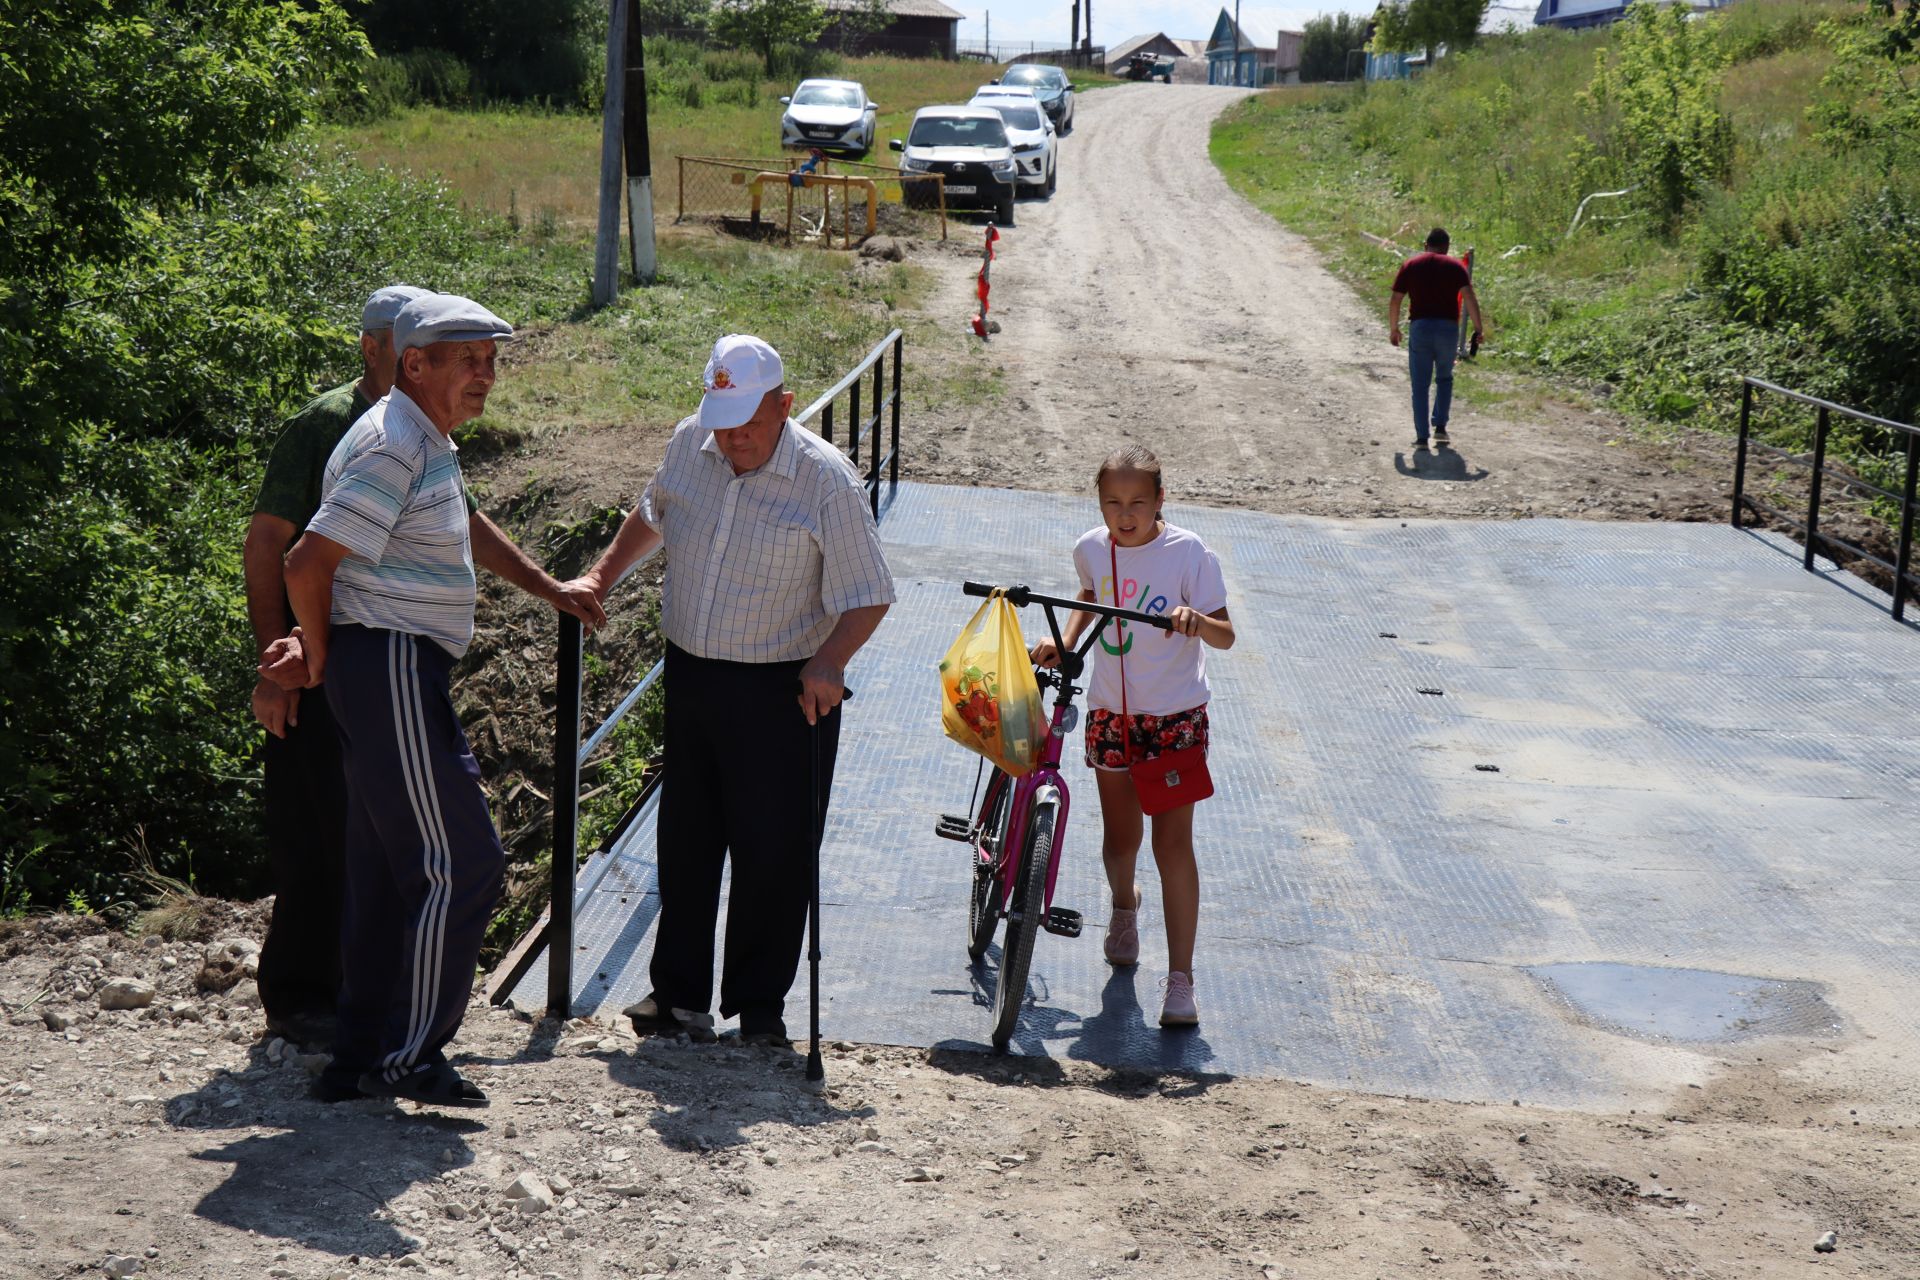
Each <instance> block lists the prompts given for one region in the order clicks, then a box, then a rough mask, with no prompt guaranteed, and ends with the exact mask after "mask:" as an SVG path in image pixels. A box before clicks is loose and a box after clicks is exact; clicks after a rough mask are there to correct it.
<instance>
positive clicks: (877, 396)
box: [794, 329, 907, 520]
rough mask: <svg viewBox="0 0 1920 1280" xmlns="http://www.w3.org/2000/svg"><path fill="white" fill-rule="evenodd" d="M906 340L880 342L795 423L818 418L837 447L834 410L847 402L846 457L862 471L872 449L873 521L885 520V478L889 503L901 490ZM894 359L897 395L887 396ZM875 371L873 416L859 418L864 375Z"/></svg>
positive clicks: (895, 335) (894, 337) (895, 337)
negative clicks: (863, 457)
mask: <svg viewBox="0 0 1920 1280" xmlns="http://www.w3.org/2000/svg"><path fill="white" fill-rule="evenodd" d="M906 344H907V340H906V337H905V335H903V334H902V333H901V332H900V330H898V329H895V330H894V331H893V332H892V333H890V334H888V335H887V336H886V337H884V338H882V339H880V341H879V343H877V344H876V345H875V346H874V348H873V350H871V351H869V352H867V358H866V359H865V360H862V361H861V362H860V363H859V364H857V365H855V366H854V367H853V371H852V372H851V373H849V374H848V375H847V376H846V377H844V378H842V379H840V381H838V382H836V383H834V384H833V386H832V388H830V389H829V390H828V391H826V392H825V393H824V394H822V395H821V397H820V398H819V399H818V400H815V401H814V402H813V403H812V404H810V405H808V406H807V407H806V408H805V409H802V410H801V411H800V413H799V414H798V415H797V416H796V417H795V418H794V421H795V422H798V423H800V424H801V425H802V426H805V425H806V424H807V423H809V422H811V421H812V420H813V419H814V418H816V417H817V418H818V419H819V420H820V438H821V439H822V440H825V441H826V442H827V443H828V444H832V443H833V406H834V404H835V403H836V402H837V401H838V400H839V399H840V397H841V396H842V395H845V396H846V397H847V456H848V457H849V458H852V459H853V465H854V466H855V467H858V466H859V465H860V448H861V446H862V445H866V446H868V453H869V455H870V460H869V461H868V463H867V501H868V502H869V503H870V504H871V506H872V509H873V518H874V519H875V520H878V519H879V518H880V472H881V470H882V468H884V469H885V470H886V472H887V493H888V501H892V494H893V491H894V490H895V489H897V488H898V487H899V484H900V370H901V365H902V363H903V361H902V359H901V357H902V356H904V355H905V353H906ZM889 352H891V353H892V355H893V390H892V391H888V390H887V355H888V353H889ZM869 369H871V370H872V371H873V399H872V401H871V403H872V405H873V413H872V414H871V415H869V416H868V417H865V418H862V417H861V416H860V387H861V383H862V381H863V380H864V378H863V375H865V374H866V372H867V371H868V370H869ZM883 418H888V419H890V423H889V428H888V431H887V432H886V435H887V451H886V453H885V454H884V455H883V454H882V453H881V452H880V437H881V434H882V433H881V430H880V424H881V420H882V419H883Z"/></svg>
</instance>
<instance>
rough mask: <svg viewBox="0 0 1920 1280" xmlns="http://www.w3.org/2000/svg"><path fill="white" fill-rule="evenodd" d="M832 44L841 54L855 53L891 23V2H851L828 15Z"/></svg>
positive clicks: (861, 0) (885, 0) (880, 0)
mask: <svg viewBox="0 0 1920 1280" xmlns="http://www.w3.org/2000/svg"><path fill="white" fill-rule="evenodd" d="M830 22H831V25H832V30H833V36H834V42H835V43H836V44H838V45H839V47H840V52H842V53H857V52H858V51H859V50H860V49H861V48H862V47H863V46H864V45H865V44H866V42H867V40H869V39H870V38H871V37H873V36H877V35H879V34H880V33H881V32H882V31H885V30H886V29H887V27H888V26H890V25H891V24H892V22H893V0H852V3H850V4H848V5H846V6H845V7H843V8H839V9H836V10H834V11H833V13H832V14H831V15H830Z"/></svg>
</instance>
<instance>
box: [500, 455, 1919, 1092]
mask: <svg viewBox="0 0 1920 1280" xmlns="http://www.w3.org/2000/svg"><path fill="white" fill-rule="evenodd" d="M1094 516H1095V512H1094V508H1093V504H1092V503H1091V502H1090V501H1084V500H1075V499H1067V498H1061V497H1058V496H1052V495H1047V494H1040V493H1027V492H1007V491H995V490H983V489H959V488H947V487H940V486H925V485H903V486H901V488H900V491H899V494H898V496H897V498H896V500H895V502H894V504H893V506H892V508H891V510H890V512H889V514H888V516H887V519H886V521H885V523H884V526H883V530H882V532H883V535H884V537H885V540H886V542H887V545H888V552H889V556H890V557H891V560H892V563H893V566H894V571H895V574H896V576H897V579H898V582H899V587H900V603H899V604H898V605H897V606H896V607H895V609H894V610H893V612H892V613H891V614H890V615H889V616H888V618H887V621H886V623H885V624H884V626H883V627H882V629H881V631H880V632H879V633H878V634H877V635H876V637H875V639H874V641H873V643H872V644H871V645H870V646H869V648H868V649H867V651H866V652H865V653H863V654H862V656H861V658H860V659H859V661H858V663H857V665H856V668H855V670H854V671H853V672H852V673H851V674H850V681H851V682H852V683H853V684H854V685H855V686H856V687H857V690H858V696H857V698H856V699H855V701H854V702H853V703H851V704H850V705H849V709H848V715H847V722H846V734H847V737H846V739H845V741H844V743H843V747H842V764H841V769H840V780H839V784H838V787H837V789H836V795H835V802H834V808H833V812H832V815H831V818H830V821H829V827H828V832H827V849H826V853H825V856H824V861H823V872H822V874H823V886H824V889H823V896H824V901H825V907H824V925H823V931H822V932H823V939H824V944H825V950H826V953H827V960H826V962H825V966H824V969H825V977H824V980H823V991H824V1010H825V1012H824V1022H825V1027H826V1030H827V1034H828V1035H830V1036H832V1037H835V1038H843V1039H850V1040H860V1041H870V1042H881V1043H892V1044H906V1045H923V1046H934V1045H949V1046H966V1047H982V1048H983V1047H984V1046H985V1037H986V1032H987V1022H988V1011H987V1009H986V1007H985V1003H986V1002H987V1001H988V1000H989V999H990V996H989V992H990V982H991V972H992V968H991V966H992V963H993V962H994V961H996V960H997V948H996V950H995V952H994V953H991V954H990V955H989V957H988V962H987V963H986V964H984V965H982V966H980V967H979V968H977V969H970V967H969V966H968V964H967V960H966V955H965V952H964V949H963V946H962V935H963V928H964V914H965V911H964V898H965V891H966V885H967V875H968V869H967V864H966V853H965V850H964V849H963V848H962V847H961V846H959V845H956V844H953V843H950V842H947V841H942V840H939V839H936V838H935V837H934V835H933V833H932V828H933V822H934V817H935V815H936V814H937V813H939V812H941V811H943V810H947V811H956V812H957V811H960V810H962V809H964V807H965V805H966V801H967V795H968V792H969V788H970V786H971V784H972V781H973V777H974V758H973V757H972V756H970V755H968V754H966V753H965V752H964V751H962V750H961V749H960V748H959V747H957V746H954V745H952V744H951V743H948V742H947V741H946V740H945V739H944V738H943V737H942V736H941V734H940V731H939V728H938V721H937V715H938V710H937V702H936V695H935V693H934V688H935V685H934V675H933V668H934V664H935V662H936V661H937V660H938V658H939V656H940V655H941V653H942V652H944V650H945V648H946V646H947V644H948V643H949V641H950V640H951V638H952V636H953V635H954V633H955V632H956V631H957V630H958V629H959V627H960V624H961V623H962V622H963V621H964V620H965V619H966V617H967V616H968V614H969V613H970V611H971V610H972V608H973V607H974V605H975V604H976V603H977V602H975V601H970V600H968V599H966V598H964V597H963V596H961V595H960V593H959V590H958V583H959V582H960V581H961V580H962V579H964V578H969V577H971V578H979V579H987V580H992V581H997V582H1004V583H1014V582H1025V583H1028V584H1030V585H1032V586H1034V587H1035V588H1037V589H1041V590H1051V591H1054V592H1057V593H1059V594H1068V595H1070V594H1072V590H1073V582H1072V567H1071V560H1070V556H1069V549H1070V548H1071V546H1072V543H1073V540H1074V537H1075V536H1076V535H1077V534H1079V533H1080V532H1082V531H1083V530H1084V529H1085V528H1086V527H1087V526H1088V525H1090V524H1091V523H1092V521H1093V518H1094ZM1169 516H1170V518H1171V519H1173V520H1174V521H1175V523H1178V524H1181V525H1184V526H1186V527H1189V528H1192V529H1194V530H1196V531H1197V532H1199V533H1200V534H1201V535H1202V536H1204V537H1205V538H1206V539H1207V541H1208V542H1209V543H1210V544H1211V545H1212V546H1213V547H1214V548H1216V549H1217V550H1218V551H1219V553H1220V555H1221V558H1222V560H1223V562H1224V564H1225V567H1226V573H1227V580H1228V587H1229V591H1230V593H1231V596H1232V609H1233V614H1234V617H1235V620H1236V624H1237V627H1238V631H1239V636H1240V639H1239V643H1238V645H1237V646H1236V647H1235V648H1234V649H1233V650H1232V651H1231V652H1229V653H1225V654H1221V655H1217V657H1216V658H1215V659H1214V661H1213V662H1212V666H1211V670H1212V673H1213V678H1214V688H1215V696H1214V703H1213V719H1214V726H1215V735H1216V740H1215V748H1214V754H1213V768H1214V774H1215V778H1216V783H1217V785H1218V788H1219V794H1218V795H1217V796H1216V798H1215V799H1213V800H1212V801H1209V802H1208V803H1206V804H1205V805H1203V806H1202V808H1201V810H1200V813H1199V815H1198V818H1197V822H1196V827H1197V840H1196V843H1197V845H1198V848H1199V854H1200V865H1201V874H1202V878H1203V901H1204V905H1203V915H1202V921H1201V928H1200V943H1199V950H1198V960H1197V964H1196V969H1197V976H1198V982H1199V991H1200V999H1201V1008H1202V1013H1203V1015H1204V1019H1205V1021H1204V1024H1203V1026H1202V1027H1200V1028H1199V1029H1198V1030H1197V1031H1193V1032H1186V1033H1171V1034H1170V1033H1163V1032H1161V1031H1160V1030H1159V1029H1158V1028H1157V1027H1156V1026H1154V1025H1153V1018H1154V1015H1155V1014H1156V1013H1157V1011H1158V1007H1159V991H1158V986H1157V980H1158V978H1159V977H1160V976H1161V974H1162V973H1163V972H1164V968H1165V961H1164V953H1165V944H1164V938H1163V936H1162V935H1161V934H1160V928H1161V921H1160V917H1159V913H1158V910H1157V902H1158V883H1157V879H1156V877H1155V875H1154V872H1153V867H1152V858H1151V855H1150V854H1148V853H1144V852H1143V854H1142V858H1141V871H1142V883H1143V885H1144V886H1145V888H1146V893H1147V903H1148V904H1149V908H1150V910H1149V912H1148V913H1147V915H1146V917H1145V921H1144V927H1143V930H1142V935H1143V940H1144V943H1145V948H1144V955H1143V957H1142V963H1141V966H1140V968H1139V969H1138V970H1137V971H1115V970H1112V969H1110V968H1109V967H1108V966H1107V965H1106V964H1105V963H1103V962H1102V960H1101V954H1100V933H1099V928H1098V925H1100V924H1101V923H1103V922H1104V918H1105V911H1104V907H1103V903H1104V901H1105V897H1104V885H1103V880H1102V877H1101V872H1100V859H1099V839H1100V836H1099V819H1098V802H1097V799H1096V798H1095V794H1094V789H1093V786H1092V779H1091V777H1090V776H1089V775H1088V774H1087V771H1086V770H1085V769H1084V767H1082V766H1080V765H1079V764H1077V763H1075V764H1072V765H1071V766H1070V768H1069V774H1068V776H1069V780H1070V781H1071V783H1072V784H1073V785H1074V786H1075V788H1076V790H1077V791H1078V799H1079V803H1078V804H1076V805H1075V806H1074V813H1073V820H1072V823H1071V827H1070V835H1069V844H1068V864H1067V865H1066V867H1065V868H1064V869H1063V871H1062V875H1061V882H1060V889H1059V893H1058V896H1057V901H1058V902H1059V903H1060V904H1061V905H1064V906H1069V907H1075V908H1078V909H1080V910H1082V911H1083V912H1084V913H1085V915H1086V917H1087V920H1088V925H1089V927H1088V929H1087V931H1086V933H1085V934H1084V935H1083V936H1082V937H1081V938H1079V939H1077V940H1067V939H1061V938H1055V937H1051V936H1047V935H1044V934H1043V935H1042V937H1041V940H1040V943H1039V946H1038V948H1037V952H1036V955H1035V960H1034V965H1033V975H1032V978H1031V985H1030V990H1029V996H1030V1001H1031V1003H1030V1006H1029V1007H1028V1009H1027V1010H1026V1012H1025V1015H1024V1017H1023V1018H1022V1022H1021V1028H1020V1031H1019V1033H1018V1035H1017V1037H1016V1042H1015V1048H1016V1051H1017V1052H1020V1053H1023V1054H1036V1055H1038V1054H1045V1055H1051V1056H1053V1057H1057V1058H1076V1059H1084V1060H1089V1061H1093V1062H1098V1063H1103V1064H1108V1065H1114V1066H1122V1065H1131V1066H1142V1067H1154V1068H1177V1069H1186V1070H1194V1071H1204V1072H1223V1073H1231V1074H1239V1075H1249V1074H1250V1075H1263V1076H1274V1077H1285V1078H1295V1079H1301V1080H1308V1081H1314V1082H1320V1083H1329V1084H1337V1085H1341V1086H1344V1087H1352V1088H1359V1089H1365V1090H1369V1091H1375V1092H1382V1093H1404V1094H1417V1095H1423V1096H1431V1097H1445V1098H1454V1099H1468V1100H1472V1099H1484V1100H1497V1101H1503V1102H1504V1101H1506V1100H1508V1099H1510V1098H1518V1099H1523V1100H1526V1101H1529V1102H1541V1103H1547V1104H1557V1105H1570V1106H1610V1105H1615V1104H1618V1103H1621V1102H1622V1101H1623V1100H1627V1099H1631V1098H1634V1097H1645V1096H1649V1095H1650V1094H1655V1093H1659V1092H1663V1091H1664V1090H1665V1089H1668V1088H1671V1087H1673V1086H1674V1085H1676V1084H1678V1083H1679V1082H1681V1081H1683V1080H1689V1079H1697V1078H1700V1076H1701V1074H1702V1073H1703V1072H1704V1070H1705V1069H1706V1066H1707V1064H1708V1063H1709V1061H1710V1059H1711V1057H1712V1056H1713V1055H1716V1054H1722V1053H1729V1052H1739V1051H1741V1050H1739V1049H1738V1048H1737V1047H1736V1046H1737V1045H1738V1044H1739V1043H1740V1042H1742V1041H1746V1040H1751V1039H1754V1038H1767V1037H1778V1036H1786V1037H1793V1038H1796V1039H1802V1040H1823V1041H1825V1042H1827V1043H1840V1042H1844V1041H1846V1040H1848V1039H1849V1038H1852V1037H1857V1036H1861V1035H1863V1034H1872V1035H1874V1036H1877V1037H1879V1038H1880V1039H1881V1040H1882V1041H1884V1042H1887V1043H1889V1044H1890V1045H1894V1046H1900V1045H1904V1046H1906V1047H1915V1048H1920V1036H1917V1035H1916V1019H1915V1016H1914V1014H1913V1006H1912V1002H1911V1000H1910V999H1908V998H1904V997H1901V996H1900V995H1898V993H1899V992H1903V991H1904V992H1906V993H1909V994H1910V993H1911V992H1912V991H1913V990H1914V989H1915V983H1916V981H1917V980H1920V870H1917V869H1916V865H1915V858H1914V851H1915V849H1916V847H1920V839H1916V833H1917V832H1920V736H1917V734H1916V726H1920V634H1917V633H1916V631H1915V629H1914V628H1912V627H1909V626H1903V625H1901V624H1898V623H1896V622H1894V621H1893V620H1892V619H1891V618H1890V617H1889V616H1888V614H1887V612H1886V610H1885V605H1884V597H1882V596H1881V595H1880V594H1879V593H1878V592H1875V591H1874V590H1872V589H1871V588H1869V587H1867V586H1866V585H1865V584H1863V583H1861V582H1859V581H1858V580H1856V579H1854V578H1852V577H1850V576H1849V575H1846V574H1843V573H1840V572H1838V571H1837V570H1832V569H1831V567H1830V566H1829V571H1828V572H1826V573H1823V574H1807V573H1805V572H1803V571H1802V570H1801V568H1800V565H1799V559H1798V558H1799V550H1798V548H1797V547H1793V546H1791V545H1790V544H1788V543H1786V542H1785V541H1784V540H1780V539H1777V538H1774V537H1771V536H1768V535H1764V534H1756V533H1752V532H1743V531H1737V530H1734V529H1731V528H1728V527H1725V526H1717V525H1657V524H1599V523H1580V522H1570V521H1525V522H1512V523H1466V522H1422V521H1409V522H1405V523H1402V522H1400V521H1394V520H1386V521H1347V522H1340V521H1328V520H1316V519H1307V518H1289V517H1280V516H1273V515H1265V514H1259V513H1253V512H1245V511H1230V510H1220V509H1211V508H1193V507H1177V506H1176V507H1174V508H1171V509H1170V511H1169ZM1027 613H1028V618H1029V619H1030V621H1029V631H1030V634H1032V633H1033V629H1034V628H1037V627H1042V626H1044V624H1043V623H1042V622H1040V621H1039V617H1038V610H1037V609H1030V610H1028V611H1027ZM1423 689H1432V690H1438V691H1439V692H1438V693H1423V692H1421V690H1423ZM1071 754H1072V756H1073V758H1074V759H1075V760H1077V752H1075V753H1071ZM1485 766H1491V767H1492V768H1486V767H1485ZM1494 770H1497V771H1494ZM667 785H671V782H670V781H669V782H668V784H667ZM605 870H606V874H605V875H604V877H603V878H601V879H600V881H599V884H598V887H597V888H596V889H595V890H594V892H593V893H592V894H590V895H589V897H590V901H589V903H588V904H587V905H586V907H585V909H584V910H583V911H582V913H581V915H580V918H579V921H578V924H577V929H578V936H577V939H576V940H577V943H578V945H579V949H578V952H577V957H576V961H575V982H576V991H577V992H578V995H577V1000H576V1011H577V1012H580V1013H598V1014H603V1015H604V1014H614V1013H617V1012H618V1011H619V1009H620V1008H621V1007H622V1006H623V1005H624V1004H626V1003H627V1002H629V1001H631V1000H633V999H637V998H638V997H639V996H641V995H643V994H645V993H646V990H647V981H646V962H647V958H648V956H649V955H650V954H651V948H652V937H651V934H652V926H653V922H654V917H655V914H656V908H657V899H656V898H655V897H654V896H653V828H652V822H651V815H647V816H646V817H644V818H643V819H642V820H641V821H640V822H637V823H636V824H635V826H634V828H633V830H632V831H631V832H630V833H629V836H628V838H627V839H626V840H625V841H624V842H623V843H622V845H621V846H620V847H619V848H617V849H616V850H614V852H613V853H612V855H611V865H610V866H609V867H607V868H606V869H605ZM596 871H597V869H596V868H588V869H586V870H585V871H583V873H582V874H583V877H585V876H591V875H594V874H595V873H596ZM582 883H585V880H584V879H583V881H582ZM545 983H546V974H545V965H544V962H542V963H541V964H539V965H537V966H536V967H535V968H534V970H533V971H532V972H530V973H529V974H528V975H527V976H526V978H525V979H524V980H523V981H522V983H521V984H520V987H519V989H518V992H517V996H518V1001H519V1003H520V1004H522V1005H523V1006H532V1007H537V1006H538V1005H539V1004H541V1003H542V999H543V997H542V993H543V992H544V990H545ZM804 1001H805V978H804V973H803V976H802V979H801V981H800V983H799V984H797V985H796V987H795V990H794V997H793V999H792V1000H791V1001H790V1003H789V1019H788V1020H789V1024H790V1025H791V1026H793V1027H794V1029H795V1030H799V1029H801V1027H802V1026H803V1025H804V1021H805V1003H804ZM1905 1060H1906V1061H1907V1062H1909V1063H1911V1062H1913V1061H1914V1055H1913V1054H1911V1053H1908V1054H1907V1055H1906V1058H1905Z"/></svg>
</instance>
